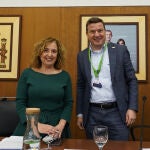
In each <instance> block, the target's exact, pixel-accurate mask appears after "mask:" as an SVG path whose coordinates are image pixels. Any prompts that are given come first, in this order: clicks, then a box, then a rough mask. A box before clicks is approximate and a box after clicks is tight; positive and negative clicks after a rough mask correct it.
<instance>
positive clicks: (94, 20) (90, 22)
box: [86, 17, 105, 32]
mask: <svg viewBox="0 0 150 150" xmlns="http://www.w3.org/2000/svg"><path fill="white" fill-rule="evenodd" d="M99 22H101V23H102V24H103V26H104V29H105V23H104V21H103V20H102V19H100V18H98V17H92V18H90V19H89V20H88V21H87V23H86V32H87V31H88V26H89V25H90V24H92V23H99Z"/></svg>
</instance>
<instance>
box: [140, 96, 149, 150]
mask: <svg viewBox="0 0 150 150" xmlns="http://www.w3.org/2000/svg"><path fill="white" fill-rule="evenodd" d="M142 100H143V106H142V116H141V132H140V148H139V150H142V144H143V125H144V106H145V102H146V100H147V97H146V96H143V98H142Z"/></svg>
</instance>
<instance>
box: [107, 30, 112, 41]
mask: <svg viewBox="0 0 150 150" xmlns="http://www.w3.org/2000/svg"><path fill="white" fill-rule="evenodd" d="M111 39H112V31H111V30H106V42H107V43H110V42H111Z"/></svg>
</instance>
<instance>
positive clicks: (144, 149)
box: [142, 148, 150, 150]
mask: <svg viewBox="0 0 150 150" xmlns="http://www.w3.org/2000/svg"><path fill="white" fill-rule="evenodd" d="M142 150H150V148H142Z"/></svg>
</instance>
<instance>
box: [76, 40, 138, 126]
mask: <svg viewBox="0 0 150 150" xmlns="http://www.w3.org/2000/svg"><path fill="white" fill-rule="evenodd" d="M108 55H109V62H110V73H111V81H112V88H113V91H114V93H115V96H116V100H117V105H118V109H119V112H120V115H121V118H122V119H123V121H125V119H126V117H125V116H126V112H127V109H132V110H135V111H138V101H137V100H138V84H137V78H136V76H135V71H134V69H133V66H132V63H131V60H130V55H129V52H128V50H127V47H126V46H122V45H118V44H114V43H109V44H108ZM77 68H78V69H77V71H78V72H77V105H76V106H77V114H83V123H84V126H85V125H86V121H87V117H88V109H89V102H90V97H91V64H90V62H89V58H88V48H87V49H85V50H83V51H81V52H79V54H78V57H77Z"/></svg>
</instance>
